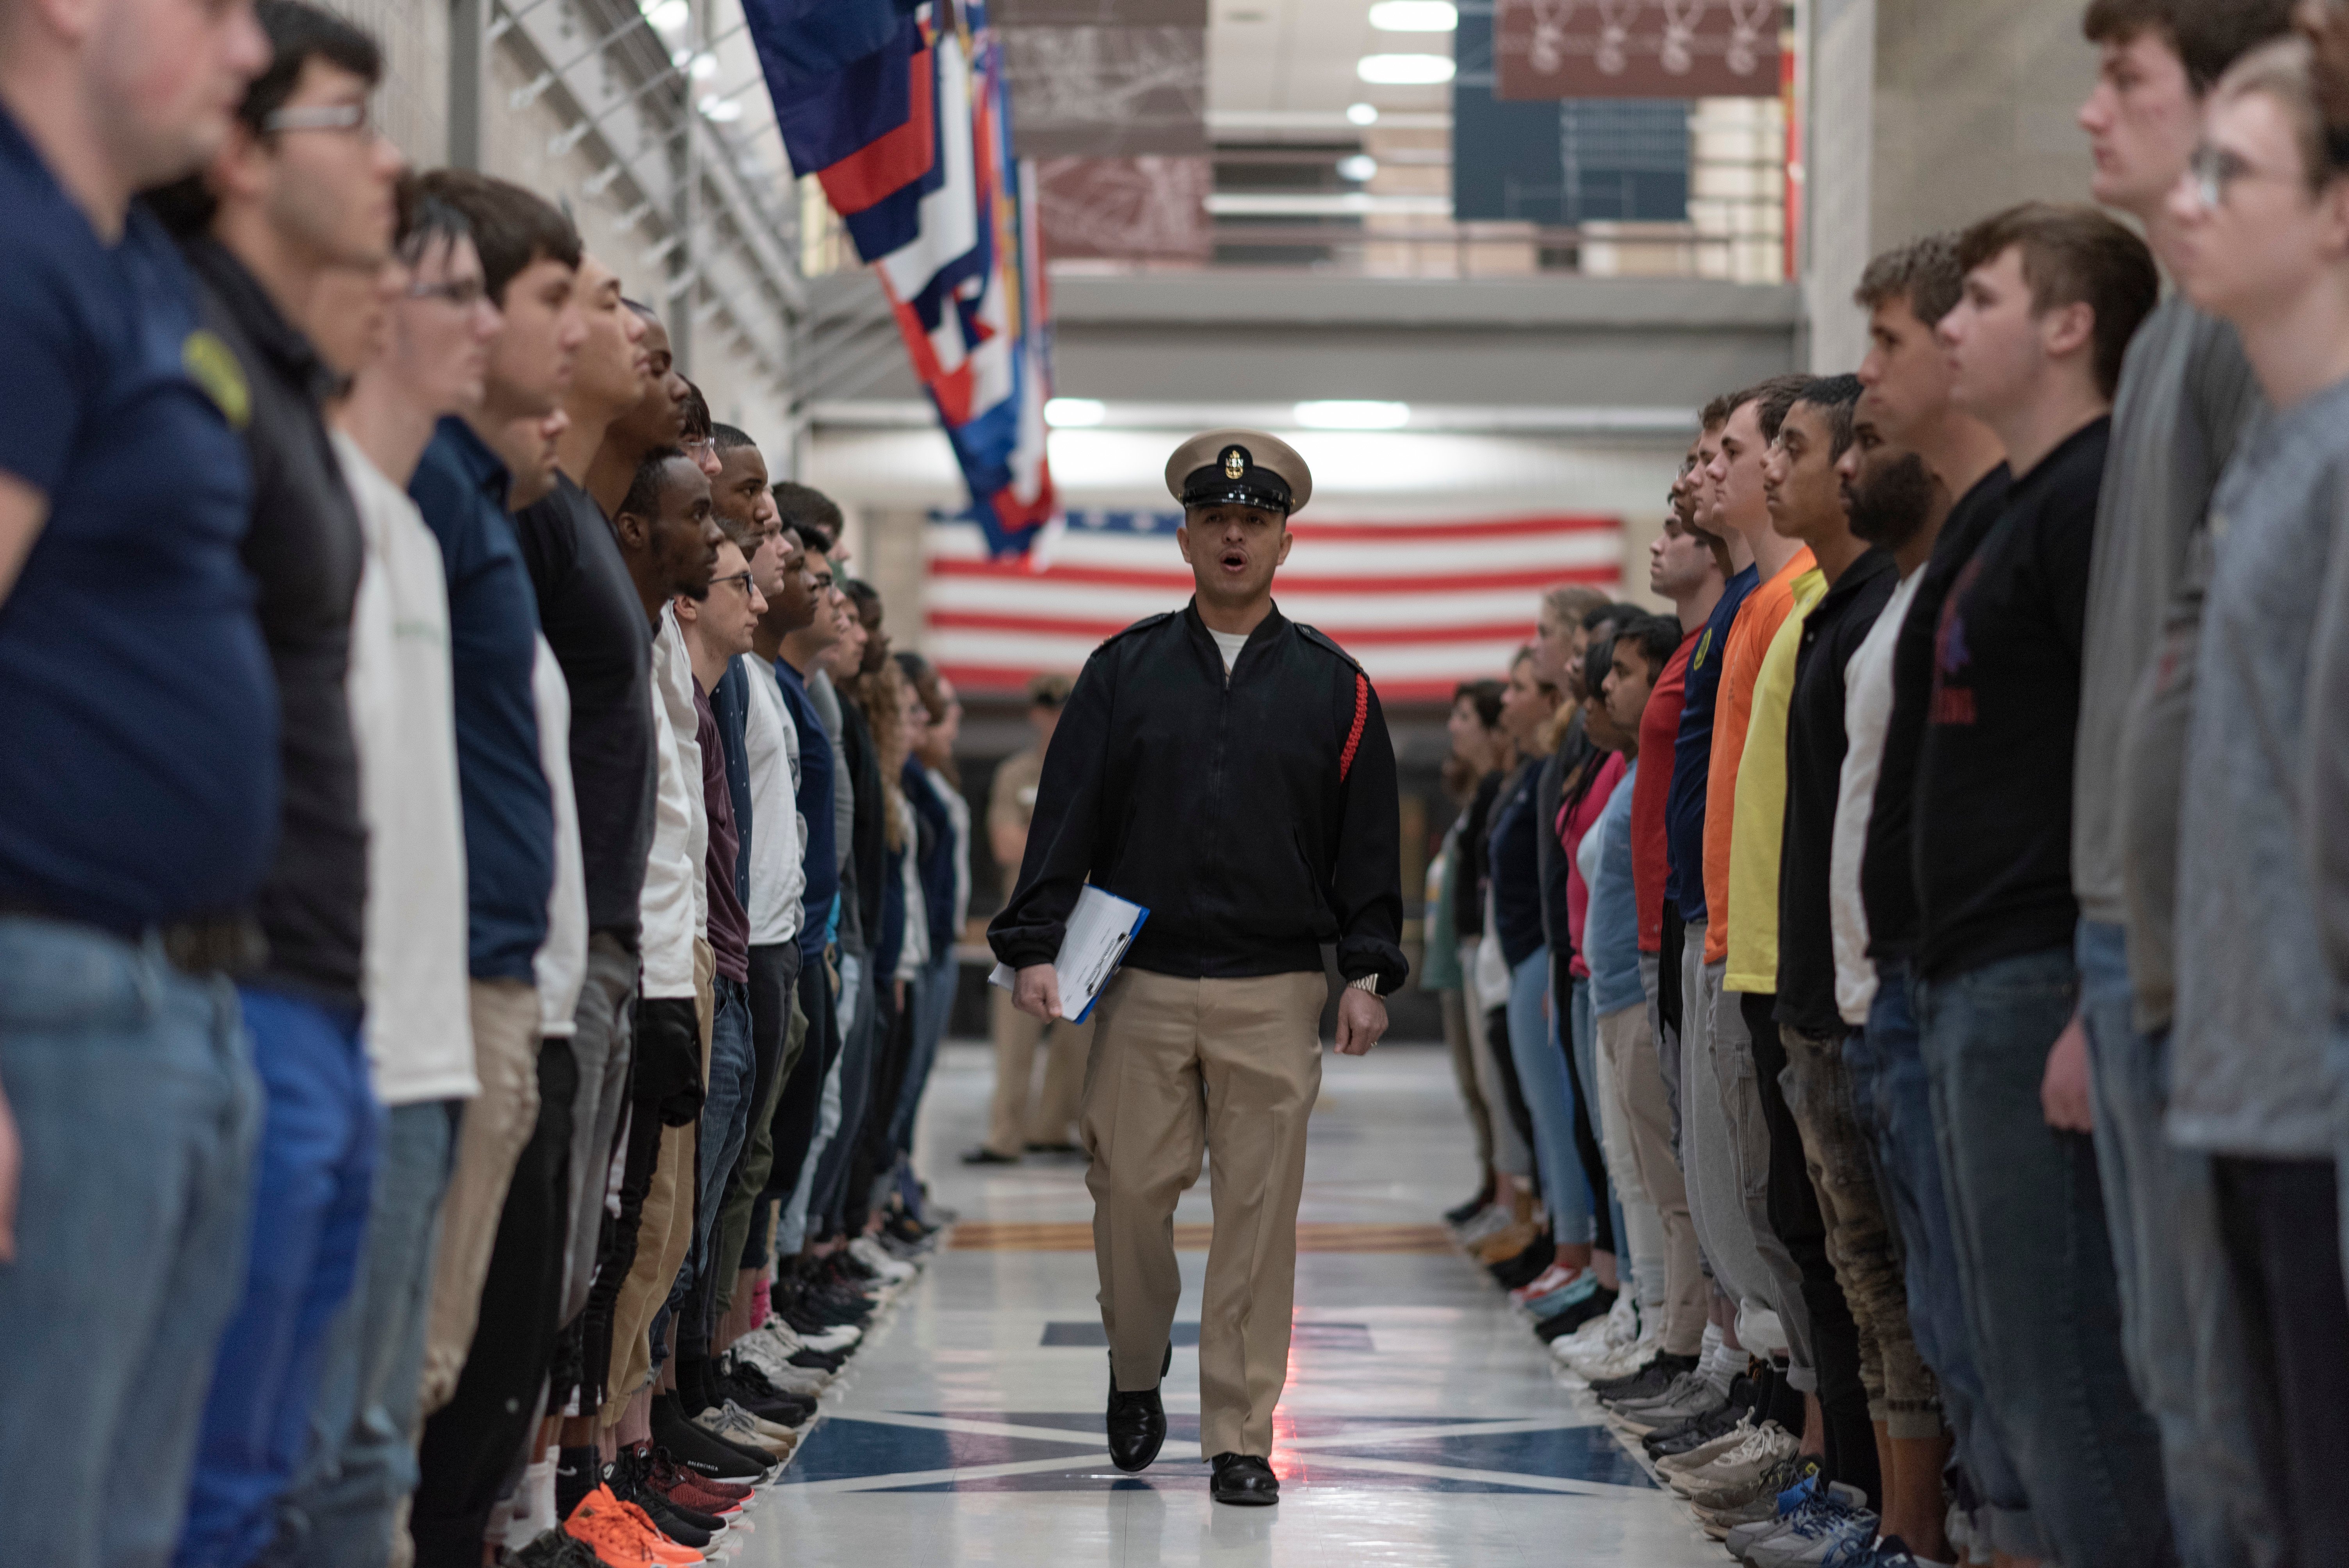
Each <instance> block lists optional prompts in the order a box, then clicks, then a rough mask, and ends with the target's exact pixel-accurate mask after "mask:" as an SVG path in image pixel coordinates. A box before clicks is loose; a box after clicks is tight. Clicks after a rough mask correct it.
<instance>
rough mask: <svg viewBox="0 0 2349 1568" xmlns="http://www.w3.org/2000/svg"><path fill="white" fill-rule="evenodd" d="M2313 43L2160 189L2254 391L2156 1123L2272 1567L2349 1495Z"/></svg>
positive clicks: (2205, 303)
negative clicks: (2223, 1280)
mask: <svg viewBox="0 0 2349 1568" xmlns="http://www.w3.org/2000/svg"><path fill="white" fill-rule="evenodd" d="M2310 59H2311V51H2310V48H2309V46H2308V45H2307V44H2306V43H2305V42H2304V41H2302V40H2301V39H2299V38H2291V39H2286V40H2282V41H2279V42H2275V43H2271V44H2269V45H2267V46H2263V47H2261V48H2260V49H2257V50H2255V51H2253V52H2251V53H2250V54H2248V55H2246V56H2244V57H2242V58H2241V59H2240V60H2238V61H2236V62H2235V64H2234V65H2233V66H2232V67H2230V68H2229V69H2228V71H2227V74H2226V75H2225V76H2223V77H2220V79H2219V82H2218V85H2217V86H2216V87H2215V88H2212V89H2211V92H2210V95H2209V104H2208V107H2207V110H2206V113H2205V115H2204V119H2203V125H2202V139H2201V141H2200V143H2199V145H2198V146H2197V147H2196V148H2195V150H2194V154H2193V157H2192V159H2191V160H2190V162H2189V171H2188V173H2187V174H2186V176H2185V177H2184V178H2182V179H2180V180H2179V181H2178V183H2177V184H2176V186H2174V187H2173V188H2172V190H2171V191H2170V194H2169V201H2168V219H2169V221H2170V223H2171V224H2172V226H2173V228H2174V231H2175V232H2174V237H2173V242H2172V246H2171V250H2172V253H2173V257H2174V260H2175V263H2176V265H2177V269H2178V285H2179V287H2180V288H2182V289H2183V290H2184V291H2185V292H2186V294H2188V295H2189V297H2190V298H2192V300H2193V301H2194V303H2195V304H2197V305H2199V307H2201V308H2202V309H2203V310H2206V311H2208V312H2209V313H2210V314H2211V315H2214V316H2217V317H2219V318H2220V319H2222V320H2224V321H2227V322H2230V323H2231V324H2232V325H2233V326H2234V327H2235V330H2236V331H2237V332H2238V333H2239V334H2240V336H2241V340H2242V348H2243V355H2244V357H2245V358H2246V359H2247V360H2248V361H2249V362H2250V364H2251V373H2252V375H2254V376H2255V377H2258V379H2259V387H2260V390H2261V393H2263V394H2264V395H2265V397H2266V400H2267V405H2268V407H2267V409H2266V411H2265V412H2264V413H2263V414H2262V415H2261V417H2260V418H2258V419H2256V420H2255V421H2254V422H2253V423H2252V424H2251V426H2250V427H2249V428H2247V429H2246V430H2245V431H2244V432H2243V435H2242V438H2241V439H2240V441H2239V442H2237V444H2236V447H2235V451H2234V455H2233V457H2232V458H2231V459H2230V461H2229V463H2228V465H2227V468H2226V470H2225V472H2224V473H2222V474H2221V475H2220V480H2219V484H2218V488H2217V489H2216V490H2214V491H2213V492H2212V494H2211V498H2210V523H2209V528H2210V531H2211V534H2212V548H2211V549H2210V550H2209V552H2207V555H2206V556H2205V557H2201V558H2198V562H2197V566H2198V567H2199V566H2200V564H2201V562H2202V560H2205V559H2207V561H2208V562H2209V566H2208V575H2207V583H2208V593H2207V594H2206V595H2205V597H2204V600H2203V608H2202V627H2203V634H2202V636H2201V638H2200V640H2199V645H2198V646H2197V648H2196V649H2195V652H2194V655H2193V657H2194V685H2193V716H2192V718H2191V720H2190V722H2189V728H2188V732H2187V745H2186V748H2185V767H2184V792H2183V799H2181V800H2180V802H2179V805H2178V810H2179V814H2180V819H2181V824H2180V832H2179V844H2178V946H2177V963H2178V990H2177V1005H2176V1012H2175V1018H2174V1021H2173V1023H2172V1026H2171V1031H2170V1049H2169V1064H2170V1073H2171V1078H2170V1087H2169V1118H2168V1129H2169V1134H2170V1137H2171V1138H2172V1140H2174V1141H2176V1142H2177V1143H2178V1145H2179V1146H2180V1147H2181V1150H2183V1151H2184V1152H2185V1153H2186V1154H2187V1156H2188V1157H2189V1158H2195V1157H2199V1158H2200V1159H2201V1160H2204V1161H2207V1169H2208V1180H2209V1187H2210V1191H2211V1192H2212V1193H2213V1194H2214V1196H2215V1202H2216V1205H2217V1209H2218V1229H2219V1234H2220V1256H2221V1258H2223V1260H2224V1264H2223V1266H2224V1270H2225V1274H2226V1275H2227V1277H2228V1278H2229V1279H2230V1281H2231V1283H2232V1284H2233V1287H2234V1293H2235V1296H2236V1299H2237V1301H2238V1302H2239V1303H2240V1318H2239V1319H2237V1320H2235V1321H2237V1322H2239V1323H2240V1333H2235V1334H2229V1335H2226V1336H2205V1337H2204V1338H2203V1340H2202V1341H2201V1344H2202V1347H2203V1349H2204V1351H2205V1355H2204V1357H2203V1358H2202V1360H2201V1362H2200V1363H2199V1374H2200V1376H2199V1379H2198V1381H2199V1385H2200V1386H2202V1387H2212V1386H2223V1387H2230V1388H2235V1389H2239V1390H2240V1392H2241V1395H2242V1398H2243V1403H2244V1405H2245V1406H2246V1407H2247V1409H2248V1414H2249V1418H2250V1425H2251V1434H2250V1436H2251V1447H2250V1449H2249V1450H2248V1452H2249V1453H2250V1454H2251V1456H2253V1457H2254V1470H2255V1474H2256V1477H2257V1479H2256V1480H2255V1482H2254V1483H2253V1484H2254V1485H2255V1486H2257V1488H2258V1489H2259V1491H2260V1496H2261V1501H2262V1502H2263V1503H2264V1505H2265V1506H2264V1509H2263V1510H2262V1511H2263V1512H2264V1513H2265V1515H2266V1517H2267V1518H2268V1519H2269V1520H2270V1521H2271V1522H2273V1523H2274V1524H2276V1525H2279V1526H2281V1527H2282V1528H2281V1530H2280V1532H2279V1533H2280V1535H2281V1537H2282V1542H2281V1543H2282V1548H2283V1550H2282V1559H2281V1560H2282V1561H2284V1562H2292V1563H2344V1562H2349V1552H2344V1542H2343V1539H2342V1532H2341V1523H2340V1511H2339V1505H2338V1500H2337V1499H2336V1497H2335V1496H2334V1495H2333V1492H2332V1489H2331V1478H2330V1476H2329V1475H2327V1473H2326V1470H2327V1468H2328V1467H2326V1466H2325V1465H2323V1462H2322V1461H2320V1460H2316V1459H2315V1457H2314V1456H2316V1455H2318V1454H2324V1453H2338V1452H2340V1451H2341V1450H2342V1446H2343V1445H2344V1443H2349V1297H2344V1292H2343V1289H2342V1274H2341V1212H2340V1204H2339V1199H2338V1160H2339V1156H2340V1148H2341V1142H2340V1140H2341V1127H2342V1122H2341V1118H2340V1114H2339V1111H2338V1109H2337V1100H2336V1099H2335V1096H2336V1095H2337V1094H2338V1092H2339V1088H2338V1085H2337V1083H2336V1081H2335V1080H2334V1079H2333V1078H2332V1076H2331V1068H2330V1065H2329V1064H2328V1062H2327V1060H2326V1046H2327V1042H2328V1040H2337V1039H2338V1038H2339V1033H2338V1025H2337V1023H2336V1022H2335V1020H2336V1019H2337V1018H2338V1017H2339V1016H2340V1012H2339V1010H2338V1008H2337V1007H2336V1006H2335V995H2336V988H2335V983H2334V982H2333V979H2332V978H2331V975H2332V974H2333V973H2334V972H2333V971H2329V970H2328V968H2327V966H2326V963H2325V940H2324V939H2323V937H2321V935H2320V933H2322V932H2324V931H2326V930H2328V929H2329V928H2330V927H2331V923H2330V922H2328V921H2327V920H2325V919H2324V918H2323V916H2322V915H2321V914H2320V911H2321V909H2322V908H2323V904H2324V903H2325V895H2324V894H2323V893H2321V892H2320V886H2321V883H2320V880H2319V879H2320V876H2321V875H2322V871H2321V867H2320V866H2318V865H2315V864H2313V863H2312V861H2311V859H2310V857H2309V856H2308V855H2307V853H2306V845H2307V844H2308V842H2309V840H2310V837H2311V830H2312V827H2313V823H2314V822H2315V821H2316V820H2320V819H2323V818H2333V819H2337V818H2338V816H2339V814H2340V812H2341V810H2342V806H2341V803H2340V801H2339V799H2338V798H2337V797H2328V795H2327V794H2326V793H2324V792H2323V791H2324V789H2326V788H2334V789H2337V787H2338V775H2337V773H2332V772H2330V771H2329V770H2326V769H2322V768H2320V769H2319V771H2318V772H2317V773H2316V774H2314V775H2313V780H2314V782H2316V783H2317V785H2318V786H2319V789H2317V790H2316V791H2314V792H2312V790H2311V789H2309V788H2308V784H2309V783H2310V782H2311V777H2312V776H2311V775H2309V774H2308V773H2307V772H2306V771H2305V769H2306V768H2307V765H2308V758H2310V756H2311V755H2312V754H2313V755H2315V756H2318V757H2322V756H2323V755H2324V753H2325V751H2326V749H2328V748H2330V749H2333V750H2335V751H2337V749H2338V747H2339V741H2338V740H2337V739H2335V738H2333V734H2334V732H2337V730H2338V728H2339V726H2340V722H2341V715H2340V712H2339V711H2338V710H2337V709H2328V708H2325V707H2319V706H2315V705H2313V704H2312V702H2311V701H2310V695H2311V694H2310V690H2309V684H2308V683H2309V676H2310V670H2311V666H2312V665H2313V664H2317V663H2318V660H2317V649H2318V645H2319V643H2318V638H2319V630H2320V625H2321V624H2322V623H2323V621H2324V620H2325V619H2327V618H2337V617H2338V616H2339V614H2340V613H2341V611H2340V604H2341V584H2343V583H2344V582H2349V545H2344V538H2343V530H2342V521H2343V515H2344V514H2343V501H2342V498H2343V496H2344V493H2349V171H2344V170H2341V169H2340V168H2338V167H2335V166H2333V165H2332V164H2331V162H2330V161H2329V160H2328V158H2327V155H2326V151H2325V145H2324V138H2323V113H2322V111H2321V109H2320V108H2319V105H2318V99H2317V93H2316V89H2315V85H2314V82H2313V75H2312V71H2311V68H2310ZM2337 646H2338V644H2337V642H2336V643H2334V647H2336V648H2337ZM2332 663H2333V661H2332V660H2326V661H2324V665H2326V666H2329V665H2331V664H2332ZM2339 689H2340V688H2339V686H2337V684H2336V685H2332V686H2321V687H2320V690H2330V691H2333V692H2338V690H2339ZM2326 891H2327V892H2329V893H2330V896H2331V897H2332V898H2333V899H2337V898H2338V897H2339V893H2338V891H2337V884H2336V885H2335V886H2334V887H2333V888H2332V889H2329V890H2326ZM2334 1049H2335V1050H2337V1049H2338V1047H2337V1046H2335V1047H2334ZM2188 1264H2189V1267H2192V1268H2195V1269H2197V1270H2199V1269H2200V1268H2202V1267H2206V1266H2209V1267H2216V1266H2219V1260H2216V1259H2206V1258H2200V1257H2198V1258H2193V1259H2189V1260H2188ZM2307 1445H2313V1447H2312V1446H2307Z"/></svg>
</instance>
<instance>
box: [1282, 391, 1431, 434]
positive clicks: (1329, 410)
mask: <svg viewBox="0 0 2349 1568" xmlns="http://www.w3.org/2000/svg"><path fill="white" fill-rule="evenodd" d="M1289 412H1290V414H1291V415H1292V416H1293V417H1294V418H1296V420H1297V422H1298V423H1299V424H1300V425H1302V426H1304V427H1305V428H1307V429H1309V430H1396V429H1401V428H1402V427H1403V426H1404V425H1406V424H1409V423H1410V422H1411V405H1410V404H1408V403H1369V402H1363V401H1361V400H1360V399H1356V398H1346V397H1338V398H1325V399H1323V400H1321V401H1319V402H1313V403H1299V405H1297V407H1294V408H1292V409H1291V410H1289Z"/></svg>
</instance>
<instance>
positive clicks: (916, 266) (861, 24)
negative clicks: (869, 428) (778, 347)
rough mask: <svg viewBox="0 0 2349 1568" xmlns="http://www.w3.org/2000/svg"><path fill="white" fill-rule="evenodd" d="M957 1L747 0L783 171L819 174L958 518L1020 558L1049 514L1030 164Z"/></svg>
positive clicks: (983, 14) (993, 548)
mask: <svg viewBox="0 0 2349 1568" xmlns="http://www.w3.org/2000/svg"><path fill="white" fill-rule="evenodd" d="M954 11H955V13H958V16H959V20H958V22H957V24H956V25H953V26H947V25H944V24H943V23H942V22H941V20H940V15H941V9H940V8H939V7H937V6H934V5H914V4H911V3H910V0H752V3H751V4H750V5H747V6H746V8H745V13H744V15H745V19H746V21H747V22H748V24H749V26H750V32H751V35H752V37H753V39H754V41H755V42H756V44H757V46H758V50H759V57H760V61H761V66H762V67H763V68H764V70H765V73H766V77H767V90H768V93H769V95H770V96H771V97H772V98H773V99H774V100H775V116H776V121H777V124H778V126H779V127H780V128H781V131H782V136H783V145H784V147H785V149H786V150H788V151H789V152H790V154H791V158H792V167H793V168H794V169H796V170H799V171H800V172H801V173H802V174H813V175H815V176H816V178H817V180H818V181H819V182H820V183H821V184H822V185H823V191H824V195H825V198H826V199H827V200H828V201H830V202H831V203H832V206H833V211H836V212H838V213H839V214H840V215H841V217H842V220H843V222H844V223H845V224H846V226H847V229H848V233H849V238H850V240H851V241H852V242H854V245H855V247H856V252H857V254H858V255H859V256H860V257H861V258H863V259H864V261H865V262H866V263H870V264H871V266H872V267H873V270H874V273H875V274H876V275H877V277H878V279H879V281H880V284H881V287H882V290H883V292H884V293H885V294H886V295H887V296H888V300H889V305H890V309H891V310H892V311H893V312H894V313H895V316H896V319H897V328H898V332H899V334H900V335H902V336H903V337H904V339H905V350H906V354H907V356H908V358H909V359H910V360H911V361H912V364H913V369H914V374H915V377H916V379H918V380H919V381H920V382H921V384H922V387H923V389H924V390H925V391H926V393H927V394H928V395H929V398H930V401H931V404H932V405H933V406H934V407H936V410H937V415H938V423H939V425H940V426H941V427H942V428H944V429H945V431H946V435H947V440H948V441H949V442H950V443H951V444H952V446H953V448H954V453H955V460H956V461H957V463H958V464H959V465H960V466H961V468H962V471H963V478H964V480H965V482H966V483H967V484H968V488H969V490H970V507H969V509H968V511H967V512H966V513H965V515H966V517H967V518H968V520H969V521H971V523H972V524H973V525H974V526H975V527H976V529H977V530H978V533H979V534H980V536H981V537H983V538H984V539H985V540H986V542H987V546H988V552H989V553H991V554H997V555H1005V554H1019V553H1022V552H1025V551H1026V550H1027V549H1028V547H1029V546H1030V544H1031V543H1032V542H1034V540H1035V539H1036V538H1037V536H1038V534H1039V533H1040V531H1041V530H1042V529H1043V528H1044V526H1045V525H1046V524H1047V523H1049V522H1050V521H1051V520H1052V518H1053V516H1054V514H1055V512H1056V511H1057V504H1056V501H1055V500H1054V496H1053V490H1052V476H1051V469H1050V464H1049V463H1048V462H1047V461H1046V459H1045V450H1044V447H1045V430H1044V418H1043V408H1044V402H1045V399H1046V398H1048V397H1050V396H1051V330H1050V323H1049V314H1048V309H1047V302H1046V299H1045V294H1044V281H1043V280H1044V263H1043V253H1042V249H1041V244H1042V239H1041V230H1040V224H1039V222H1038V220H1037V211H1036V201H1035V197H1034V188H1035V170H1034V168H1033V166H1032V165H1027V164H1022V163H1019V161H1017V160H1014V159H1013V158H1012V157H1011V121H1010V114H1011V94H1010V89H1009V83H1008V81H1007V80H1006V77H1005V73H1004V68H1003V53H1002V47H1001V45H1000V44H999V42H998V40H997V38H996V36H995V33H994V30H993V28H991V27H990V26H988V19H987V7H986V6H985V5H984V4H982V3H980V0H962V4H961V5H958V6H957V7H955V8H954ZM856 48H864V49H866V50H867V51H868V52H866V53H864V54H862V55H858V56H855V57H853V58H852V57H847V51H849V50H852V49H856Z"/></svg>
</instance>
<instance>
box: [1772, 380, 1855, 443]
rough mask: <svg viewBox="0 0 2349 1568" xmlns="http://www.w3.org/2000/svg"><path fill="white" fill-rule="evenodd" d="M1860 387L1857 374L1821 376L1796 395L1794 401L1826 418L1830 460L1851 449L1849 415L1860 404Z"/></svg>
mask: <svg viewBox="0 0 2349 1568" xmlns="http://www.w3.org/2000/svg"><path fill="white" fill-rule="evenodd" d="M1860 390H1861V388H1860V385H1859V377H1857V376H1822V377H1819V378H1818V379H1817V380H1816V381H1814V382H1812V383H1811V384H1810V385H1809V386H1808V387H1804V388H1803V392H1802V396H1800V397H1796V398H1795V404H1797V405H1801V406H1805V407H1813V408H1816V409H1817V410H1819V412H1820V414H1821V415H1822V416H1824V417H1825V418H1826V422H1827V461H1828V462H1830V463H1832V462H1834V461H1835V460H1836V459H1838V458H1840V457H1842V456H1843V455H1844V453H1846V452H1847V451H1849V450H1850V449H1851V416H1852V410H1853V409H1855V408H1857V407H1858V406H1859V394H1860ZM1782 423H1783V421H1782Z"/></svg>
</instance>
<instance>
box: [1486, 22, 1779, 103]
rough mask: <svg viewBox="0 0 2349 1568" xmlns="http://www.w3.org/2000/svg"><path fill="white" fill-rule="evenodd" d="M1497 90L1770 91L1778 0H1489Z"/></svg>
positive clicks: (1614, 93)
mask: <svg viewBox="0 0 2349 1568" xmlns="http://www.w3.org/2000/svg"><path fill="white" fill-rule="evenodd" d="M1494 12H1495V15H1494V21H1495V45H1494V51H1493V52H1494V56H1495V91H1494V96H1495V98H1505V99H1506V98H1518V99H1527V98H1775V97H1777V96H1778V91H1779V81H1778V29H1779V26H1780V25H1781V23H1782V21H1783V20H1784V15H1783V12H1782V10H1781V8H1780V6H1779V4H1778V0H1495V7H1494Z"/></svg>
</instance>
